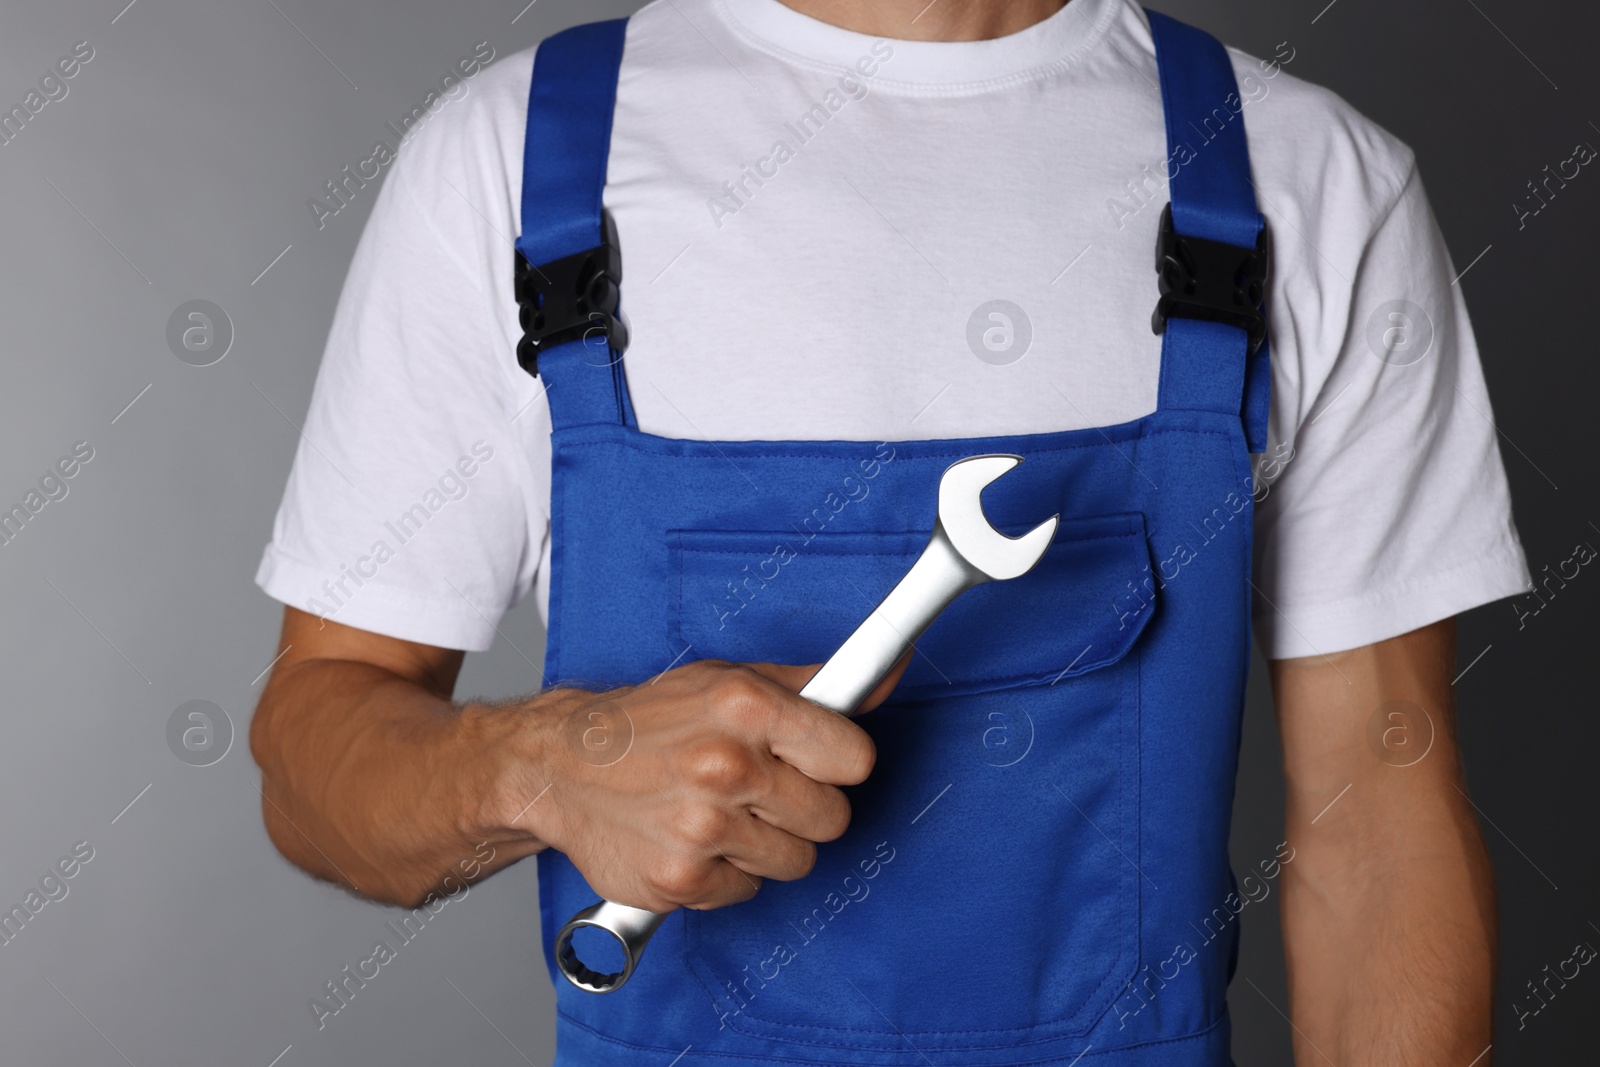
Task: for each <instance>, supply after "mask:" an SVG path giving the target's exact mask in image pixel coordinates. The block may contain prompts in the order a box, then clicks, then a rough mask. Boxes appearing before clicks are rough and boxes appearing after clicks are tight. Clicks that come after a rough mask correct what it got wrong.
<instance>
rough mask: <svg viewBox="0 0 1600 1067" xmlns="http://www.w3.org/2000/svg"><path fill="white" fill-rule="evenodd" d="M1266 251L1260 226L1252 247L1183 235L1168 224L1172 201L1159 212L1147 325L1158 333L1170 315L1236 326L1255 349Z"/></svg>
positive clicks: (1262, 328)
mask: <svg viewBox="0 0 1600 1067" xmlns="http://www.w3.org/2000/svg"><path fill="white" fill-rule="evenodd" d="M1271 263H1272V250H1271V242H1270V240H1269V238H1268V236H1267V228H1266V226H1264V225H1263V226H1262V227H1261V233H1260V235H1259V236H1257V237H1256V246H1255V248H1253V249H1246V248H1241V247H1239V246H1238V245H1231V244H1227V243H1225V242H1222V241H1212V240H1209V239H1207V238H1204V237H1188V236H1185V235H1184V234H1181V233H1177V232H1176V231H1174V230H1173V228H1172V205H1171V204H1168V205H1167V206H1166V208H1165V209H1163V210H1162V212H1161V232H1160V234H1159V235H1158V236H1157V237H1156V273H1157V274H1158V275H1160V284H1161V298H1160V299H1159V300H1157V301H1156V310H1155V314H1154V315H1153V316H1152V317H1151V320H1150V328H1151V329H1153V330H1154V331H1155V332H1156V333H1164V332H1166V328H1167V319H1168V318H1169V317H1170V316H1173V315H1176V316H1178V317H1179V318H1186V319H1204V320H1206V321H1207V322H1221V323H1226V324H1227V325H1229V326H1237V327H1239V328H1240V329H1242V330H1244V331H1245V333H1246V334H1247V335H1248V336H1249V338H1250V347H1249V351H1251V352H1255V350H1256V349H1258V348H1260V347H1261V342H1263V341H1265V340H1266V338H1267V317H1266V314H1265V313H1264V312H1263V311H1262V310H1261V305H1262V303H1263V302H1264V301H1265V300H1266V291H1267V275H1268V272H1269V270H1270V269H1271Z"/></svg>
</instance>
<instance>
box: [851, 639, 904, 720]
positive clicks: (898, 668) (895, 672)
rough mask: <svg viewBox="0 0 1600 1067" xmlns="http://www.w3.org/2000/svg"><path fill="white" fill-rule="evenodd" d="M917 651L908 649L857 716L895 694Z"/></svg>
mask: <svg viewBox="0 0 1600 1067" xmlns="http://www.w3.org/2000/svg"><path fill="white" fill-rule="evenodd" d="M916 651H917V650H916V649H915V648H908V649H906V651H905V655H903V656H901V657H900V658H899V659H898V660H897V661H895V665H894V666H893V667H890V668H889V673H888V674H886V675H884V677H883V681H881V682H879V683H878V685H877V687H876V688H874V689H873V690H872V692H870V693H868V694H867V699H865V700H863V701H862V702H861V706H860V707H859V708H857V709H856V710H855V714H856V715H860V714H861V713H863V712H867V711H871V710H872V709H873V708H875V707H877V706H878V705H879V704H882V703H883V702H884V701H885V700H888V699H889V694H890V693H892V692H894V687H895V686H897V685H899V684H900V679H901V678H903V677H904V676H905V673H906V668H907V667H909V666H911V657H912V656H914V655H915V654H916Z"/></svg>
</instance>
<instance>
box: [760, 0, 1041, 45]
mask: <svg viewBox="0 0 1600 1067" xmlns="http://www.w3.org/2000/svg"><path fill="white" fill-rule="evenodd" d="M780 2H781V3H782V4H783V5H784V6H785V7H788V8H792V9H794V10H795V11H798V12H800V13H801V14H802V15H809V16H811V17H812V18H814V19H817V20H819V21H821V22H826V23H829V24H831V25H834V26H838V27H839V28H840V29H845V30H851V31H853V32H855V33H864V34H866V35H868V36H869V37H888V38H890V39H893V40H902V41H987V40H991V39H993V38H995V37H1004V36H1006V35H1007V34H1012V33H1017V32H1019V31H1021V30H1025V29H1027V28H1028V27H1029V26H1032V25H1033V24H1034V23H1036V22H1043V21H1044V20H1045V19H1047V18H1049V17H1050V16H1051V15H1054V14H1055V13H1056V12H1057V11H1060V10H1061V9H1062V8H1063V7H1065V6H1066V3H1067V0H932V2H931V3H930V2H929V0H780Z"/></svg>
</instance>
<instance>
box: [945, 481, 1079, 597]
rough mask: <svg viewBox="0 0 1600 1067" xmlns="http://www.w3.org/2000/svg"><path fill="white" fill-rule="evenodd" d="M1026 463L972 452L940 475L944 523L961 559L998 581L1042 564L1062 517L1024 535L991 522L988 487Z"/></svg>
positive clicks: (1042, 524) (1049, 519)
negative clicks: (985, 500) (985, 510)
mask: <svg viewBox="0 0 1600 1067" xmlns="http://www.w3.org/2000/svg"><path fill="white" fill-rule="evenodd" d="M1021 462H1022V457H1021V456H1010V455H990V456H972V457H970V458H968V459H963V460H960V461H959V462H956V463H952V464H951V465H950V466H949V467H948V468H947V469H946V470H945V472H944V476H943V477H942V478H940V479H939V524H940V525H941V526H942V527H944V532H945V535H946V536H947V537H948V538H949V539H950V544H951V545H952V546H953V547H954V548H955V550H956V552H957V553H958V554H959V555H960V556H961V558H962V559H964V560H965V561H966V562H967V563H968V564H970V565H971V566H973V567H975V568H976V569H978V570H979V571H982V572H983V574H984V575H986V576H987V577H988V578H989V579H991V580H994V581H1004V580H1005V579H1008V578H1015V577H1017V576H1019V575H1022V574H1026V573H1027V572H1028V570H1029V569H1030V568H1032V566H1033V565H1034V564H1035V563H1038V562H1039V559H1040V557H1042V556H1043V555H1044V552H1045V549H1047V548H1049V547H1050V540H1051V539H1052V538H1053V537H1055V535H1056V524H1057V523H1058V522H1059V521H1060V519H1061V516H1060V515H1052V516H1050V518H1048V519H1046V520H1045V521H1044V522H1041V523H1040V524H1039V525H1037V526H1035V527H1034V528H1033V529H1032V530H1029V531H1028V532H1027V533H1025V534H1023V535H1022V536H1021V537H1007V536H1006V535H1005V534H1003V533H1001V532H1000V531H999V530H996V529H995V528H994V527H993V526H992V525H990V523H989V518H988V516H986V515H985V514H984V513H983V490H984V487H985V486H987V485H989V483H991V482H993V481H994V480H995V479H996V478H999V477H1000V476H1001V475H1002V474H1004V473H1006V472H1007V471H1009V470H1010V469H1011V468H1012V467H1015V466H1016V465H1017V464H1019V463H1021Z"/></svg>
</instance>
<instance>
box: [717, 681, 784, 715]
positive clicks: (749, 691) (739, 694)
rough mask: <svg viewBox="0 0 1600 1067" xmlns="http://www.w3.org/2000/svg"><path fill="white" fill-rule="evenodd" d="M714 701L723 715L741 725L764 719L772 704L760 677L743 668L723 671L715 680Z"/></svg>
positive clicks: (770, 710)
mask: <svg viewBox="0 0 1600 1067" xmlns="http://www.w3.org/2000/svg"><path fill="white" fill-rule="evenodd" d="M714 699H715V700H716V703H717V706H718V707H719V708H720V709H721V710H722V711H723V712H724V713H725V714H727V715H729V716H730V717H732V718H733V719H735V720H736V721H739V722H742V723H751V722H756V721H760V720H762V719H764V718H766V717H767V716H768V715H769V714H771V712H772V708H773V704H774V701H773V699H772V694H771V693H770V692H769V690H768V687H767V686H766V685H764V684H763V682H762V679H761V676H760V675H758V674H756V672H755V671H752V670H750V669H748V668H744V667H734V668H732V669H730V670H727V671H724V672H723V673H722V674H721V675H720V676H719V677H718V678H717V682H716V687H715V693H714Z"/></svg>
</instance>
